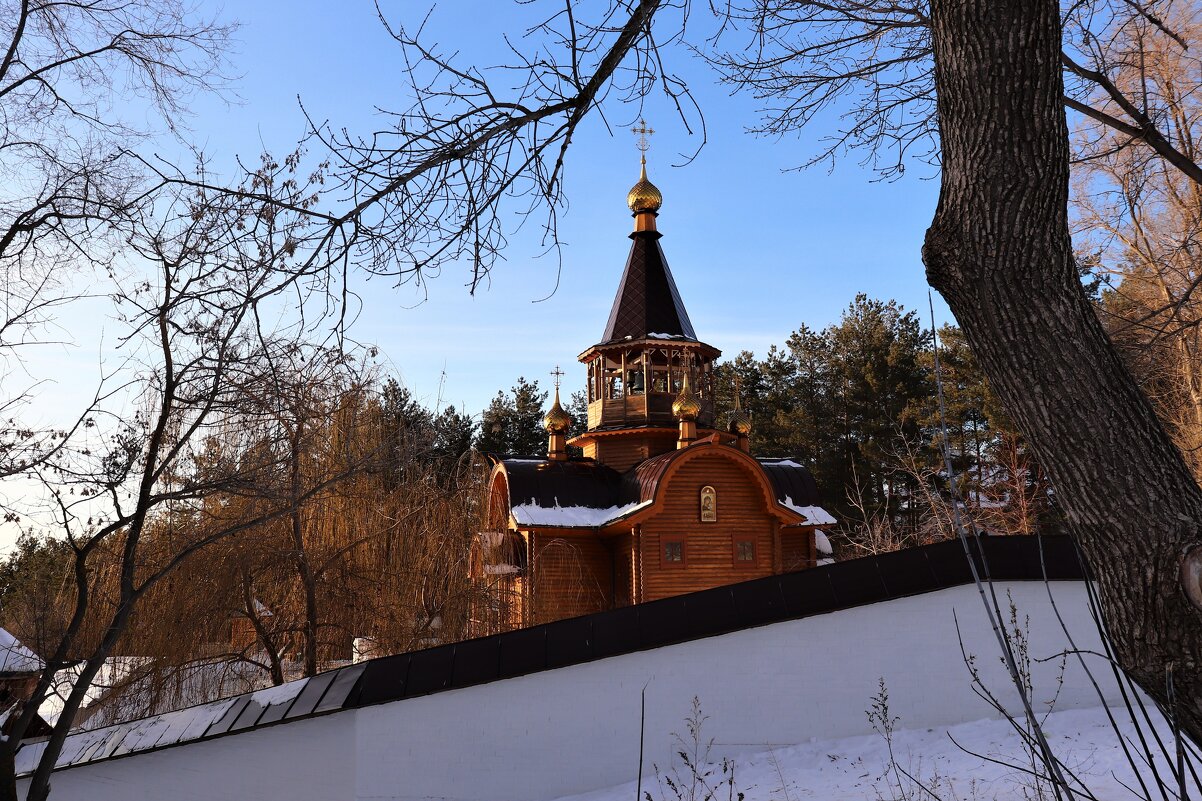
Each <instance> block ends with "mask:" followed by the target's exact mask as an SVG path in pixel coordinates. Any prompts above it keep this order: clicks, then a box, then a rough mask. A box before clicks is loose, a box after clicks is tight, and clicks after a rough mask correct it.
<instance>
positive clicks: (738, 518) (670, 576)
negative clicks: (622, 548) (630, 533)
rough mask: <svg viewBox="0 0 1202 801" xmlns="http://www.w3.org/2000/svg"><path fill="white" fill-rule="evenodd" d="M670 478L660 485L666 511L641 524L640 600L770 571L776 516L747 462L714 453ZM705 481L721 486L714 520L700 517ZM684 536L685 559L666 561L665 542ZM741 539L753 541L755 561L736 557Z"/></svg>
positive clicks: (663, 506)
mask: <svg viewBox="0 0 1202 801" xmlns="http://www.w3.org/2000/svg"><path fill="white" fill-rule="evenodd" d="M668 481H669V484H668V486H666V487H662V488H661V490H660V497H661V498H663V501H662V502H661V503H662V509H663V511H662V512H661V513H660V514H657V515H656V516H655V517H653V518H651V519H650V520H648V521H647V522H646V523H644V524H643V529H642V548H641V554H642V562H641V565H640V567H641V569H642V573H643V577H642V589H643V593H642V597H641V598H639V600H640V601H653V600H656V599H658V598H666V597H668V596H671V595H679V594H681V593H685V592H694V591H696V590H704V589H709V588H710V587H717V586H721V585H723V584H731V583H734V582H737V581H747V580H749V579H753V578H760V577H762V576H769V575H772V573H773V572H774V570H773V568H774V561H775V560H774V554H775V548H774V542H773V531H774V530H775V527H776V518H774V517H773V516H772V515H770V514H768V513H767V511H764V506H765V499H764V494H763V492H762V490H761V488H760V484H759V482H758V481H757V480H756V479H755V478H754V477H753V476H751V475H750V474H749V472H748V469H747V468H746V467H745V466H743V465H740V464H738V463H736V462H732V461H731V460H729V459H725V458H722V457H721V456H717V455H715V456H714V457H712V458H700V459H695V460H693V461H690V462H689V463H688V464H685V465H684V466H682V467H681V468H680V470H679V472H677V473H675V474H674V475H672V476H671V477H670V478H669V479H668ZM704 486H711V487H713V488H714V489H715V490H716V491H717V517H718V519H717V521H716V522H713V523H708V522H706V523H703V522H701V506H700V498H701V488H702V487H704ZM681 537H683V543H684V557H685V559H684V563H683V564H671V563H665V562H664V561H663V554H664V544H665V543H666V542H667V541H669V540H671V539H673V538H681ZM741 540H747V541H751V542H754V543H755V552H756V554H755V555H756V558H755V561H753V562H739V561H737V560H736V559H735V547H736V546H735V543H736V542H738V541H741Z"/></svg>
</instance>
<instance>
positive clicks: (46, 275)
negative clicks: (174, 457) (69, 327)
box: [0, 0, 232, 478]
mask: <svg viewBox="0 0 1202 801" xmlns="http://www.w3.org/2000/svg"><path fill="white" fill-rule="evenodd" d="M231 31H232V28H231V27H230V26H228V25H223V24H219V23H216V22H214V21H213V20H211V19H204V18H201V17H198V16H197V15H196V14H194V13H193V12H192V10H191V8H190V6H189V4H187V3H185V2H183V1H182V0H129V1H128V2H120V3H108V2H97V0H71V2H61V1H60V0H5V2H4V3H3V4H0V113H2V115H3V120H4V122H3V126H2V127H0V181H2V182H3V184H4V186H5V190H4V192H3V193H0V383H2V384H3V387H4V390H3V393H0V478H3V477H5V476H8V475H13V474H16V473H20V472H22V471H24V470H27V469H28V468H29V467H30V465H31V464H33V463H34V462H37V461H39V460H44V459H47V458H52V457H53V456H55V455H56V454H58V453H60V452H61V450H62V448H63V447H64V444H65V442H66V441H67V440H69V439H70V437H69V436H68V435H69V434H71V433H72V432H73V431H74V430H75V428H76V427H77V426H78V425H80V424H81V423H82V421H83V420H84V419H85V418H86V417H87V414H86V412H84V411H83V410H82V409H81V410H80V413H79V414H78V415H76V416H75V417H74V418H73V420H72V421H66V422H64V423H62V425H61V426H60V427H59V428H56V429H49V430H47V429H44V428H38V427H34V428H30V427H29V426H26V425H23V424H22V423H21V418H22V414H23V410H24V408H25V406H26V404H27V403H28V402H29V401H30V396H29V395H28V392H29V390H30V389H31V388H32V387H34V386H36V384H37V376H32V377H28V378H27V377H26V376H23V375H22V354H23V353H24V352H25V351H26V350H28V349H29V347H22V346H32V345H35V344H40V345H46V344H48V343H49V342H50V341H52V340H53V339H55V338H57V337H61V336H63V335H64V334H63V333H62V330H61V329H60V328H58V327H56V326H55V324H54V318H55V315H56V314H57V313H59V312H60V311H61V307H63V306H64V305H65V304H68V303H69V302H71V301H72V300H76V299H78V298H79V297H80V296H81V295H82V294H86V293H87V292H88V289H87V287H88V286H89V284H90V283H91V282H92V279H93V277H94V276H97V275H99V276H104V275H105V274H106V272H107V271H109V270H111V269H113V268H114V266H115V264H116V262H115V258H116V254H117V253H118V252H119V249H120V242H121V239H122V236H123V235H124V231H123V229H122V222H123V221H124V219H125V212H126V210H127V209H128V208H130V206H131V205H134V204H136V203H137V202H138V199H139V198H140V197H141V196H142V195H143V194H144V193H145V192H146V191H148V190H149V189H151V188H152V187H153V184H154V183H155V182H156V181H157V180H158V179H157V176H154V175H148V174H147V172H146V171H145V170H144V169H142V167H141V164H140V163H139V161H138V159H136V158H134V157H133V154H132V151H131V147H133V146H135V145H136V144H137V143H139V142H141V141H145V140H146V139H147V138H148V137H150V136H152V135H155V134H156V133H159V132H162V131H164V130H169V129H176V128H177V127H178V126H180V125H182V124H184V122H185V120H186V117H187V111H186V110H187V106H188V103H189V101H190V100H191V98H192V97H193V96H194V95H195V94H196V93H197V92H207V91H212V90H214V89H218V88H220V87H222V86H223V85H224V84H225V80H226V79H225V75H224V68H225V63H224V52H225V49H226V43H227V40H228V38H229V36H230V33H231ZM117 97H124V98H126V100H127V101H129V102H128V103H127V105H126V106H125V108H127V109H128V112H126V113H124V114H123V113H121V107H119V106H118V105H117V104H116V103H115V102H114V98H117ZM138 100H140V101H142V102H137V101H138ZM95 400H98V399H95Z"/></svg>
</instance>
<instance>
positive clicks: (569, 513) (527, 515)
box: [510, 499, 834, 528]
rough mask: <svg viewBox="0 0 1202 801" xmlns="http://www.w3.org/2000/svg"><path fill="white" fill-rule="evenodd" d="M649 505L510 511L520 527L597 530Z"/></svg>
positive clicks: (523, 506) (526, 507) (523, 507)
mask: <svg viewBox="0 0 1202 801" xmlns="http://www.w3.org/2000/svg"><path fill="white" fill-rule="evenodd" d="M650 504H651V501H649V500H647V501H641V502H639V503H628V504H626V505H625V506H607V507H605V508H600V509H598V508H593V507H591V506H560V505H559V500H558V499H556V501H555V505H554V506H539V505H538V504H535V503H523V504H521V505H520V506H515V507H513V508H512V509H511V510H510V511H511V513H512V514H513V519H514V520H515V521H517V523H518V525H521V526H557V527H560V528H597V527H599V526H605V525H608V524H610V523H613V522H615V521H617V520H619V519H620V518H622V517H625V516H626V515H628V514H631V513H632V512H635V511H636V510H638V509H641V508H643V507H644V506H648V505H650ZM831 522H834V521H831Z"/></svg>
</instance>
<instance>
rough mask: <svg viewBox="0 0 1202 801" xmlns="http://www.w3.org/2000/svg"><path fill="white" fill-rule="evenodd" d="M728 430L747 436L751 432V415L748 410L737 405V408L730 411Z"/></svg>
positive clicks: (727, 422) (727, 423)
mask: <svg viewBox="0 0 1202 801" xmlns="http://www.w3.org/2000/svg"><path fill="white" fill-rule="evenodd" d="M726 430H727V431H729V432H730V433H732V434H738V435H739V436H741V437H746V436H747V435H749V434H750V433H751V417H749V416H748V414H747V412H745V411H743V410H742V409H740V408H738V407H735V410H734V411H733V412H731V413H730V419H729V420H727V421H726Z"/></svg>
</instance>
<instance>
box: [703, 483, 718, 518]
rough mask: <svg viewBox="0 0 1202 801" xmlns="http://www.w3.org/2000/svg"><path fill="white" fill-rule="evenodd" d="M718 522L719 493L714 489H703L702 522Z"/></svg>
mask: <svg viewBox="0 0 1202 801" xmlns="http://www.w3.org/2000/svg"><path fill="white" fill-rule="evenodd" d="M717 521H718V493H717V492H715V491H714V488H713V487H702V488H701V522H702V523H716V522H717Z"/></svg>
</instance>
